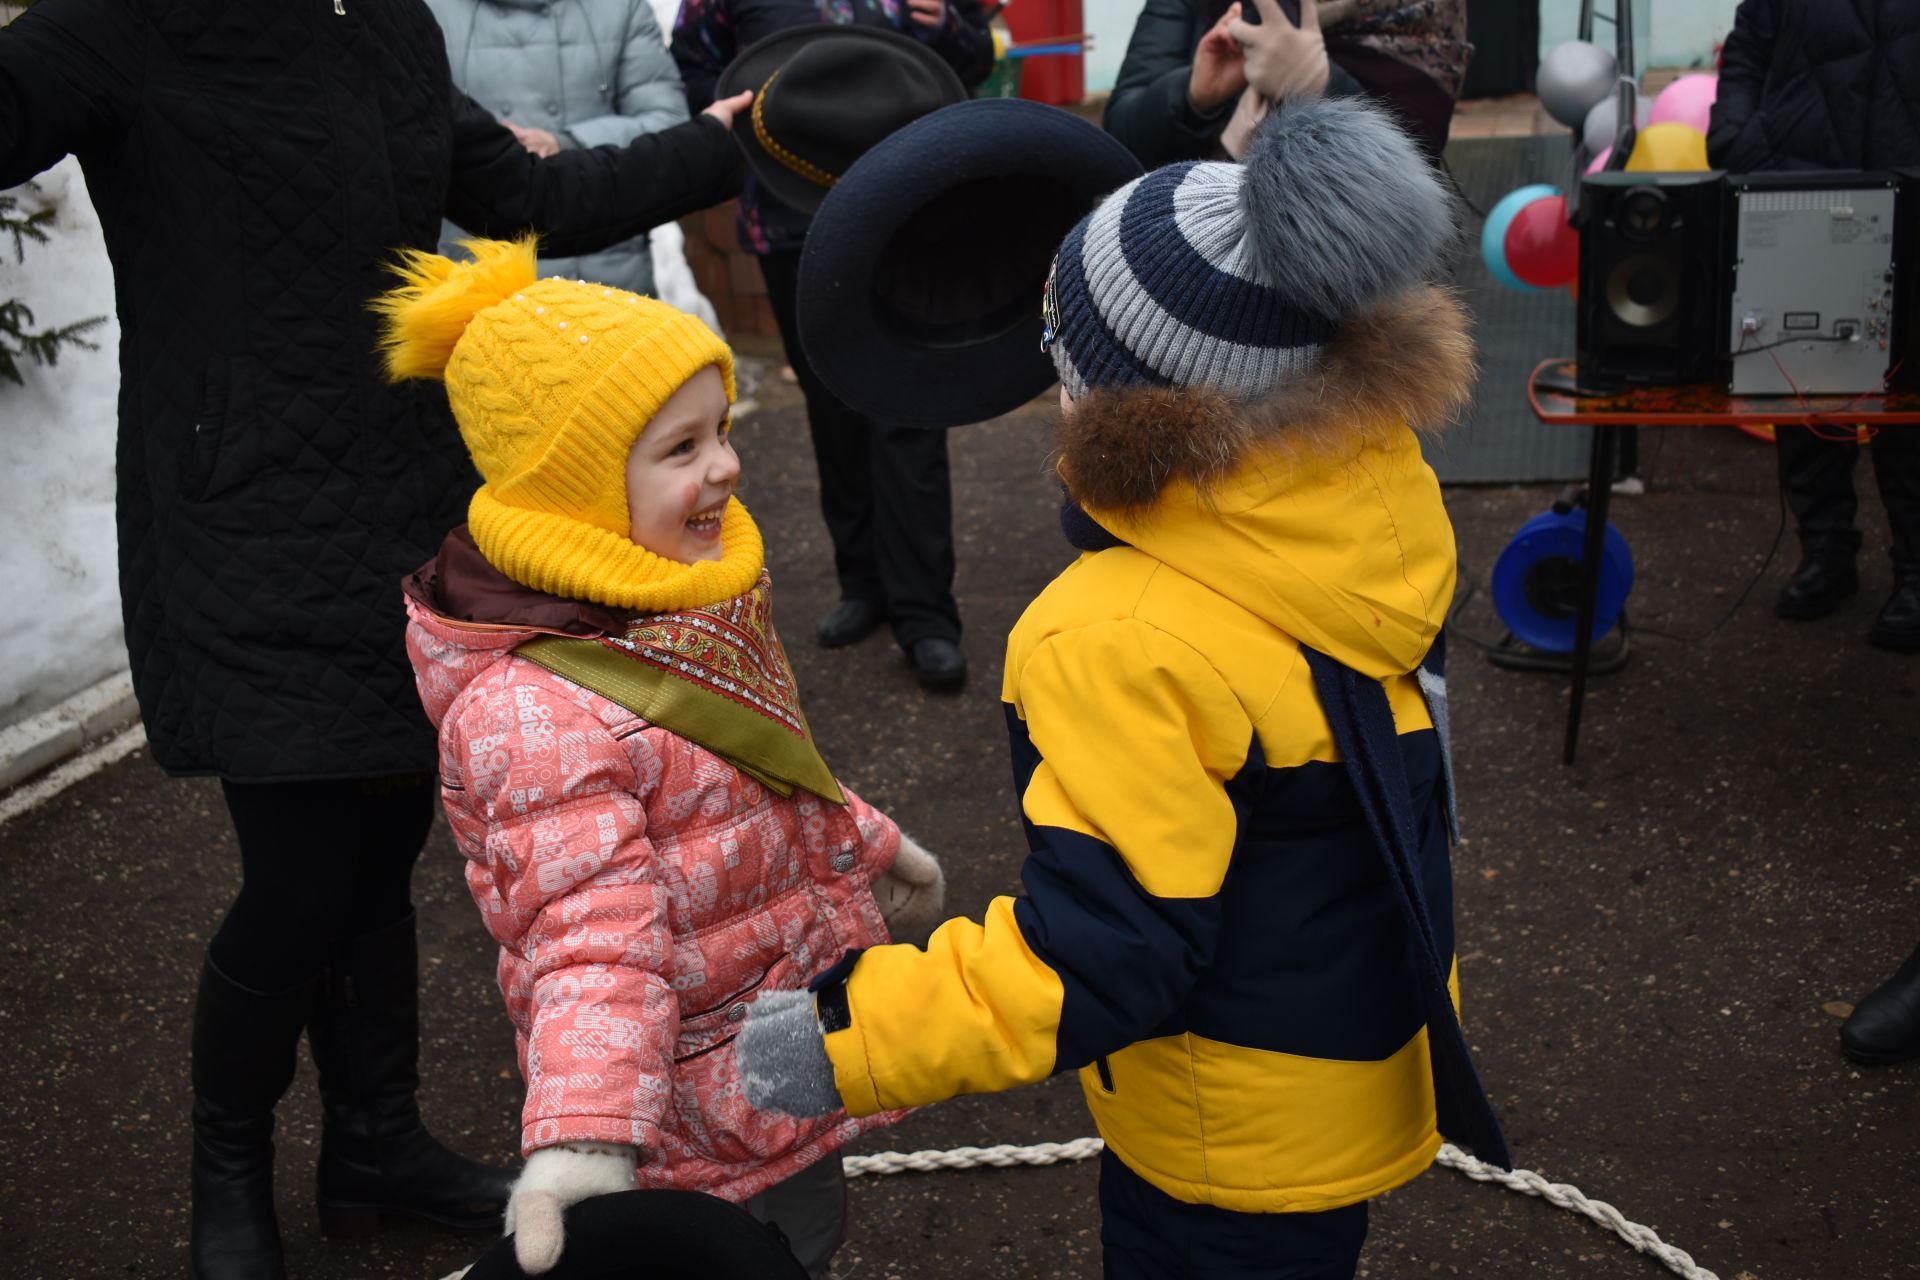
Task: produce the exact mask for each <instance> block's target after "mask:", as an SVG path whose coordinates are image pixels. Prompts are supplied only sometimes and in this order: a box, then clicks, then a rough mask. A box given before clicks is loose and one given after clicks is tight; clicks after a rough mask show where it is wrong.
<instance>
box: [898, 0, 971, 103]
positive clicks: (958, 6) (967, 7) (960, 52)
mask: <svg viewBox="0 0 1920 1280" xmlns="http://www.w3.org/2000/svg"><path fill="white" fill-rule="evenodd" d="M906 21H907V30H908V31H911V32H918V31H919V30H920V28H919V27H918V26H916V25H914V23H913V20H912V19H911V18H908V19H907V20H906ZM927 44H928V46H929V47H930V48H931V49H932V50H933V51H934V52H935V53H937V54H939V55H940V57H941V59H942V60H943V61H945V62H946V64H947V65H948V66H950V67H952V68H953V72H954V74H955V75H957V76H959V77H960V83H962V84H964V85H966V86H967V88H969V89H977V88H979V87H980V83H981V81H983V80H985V79H986V78H987V76H988V75H989V74H991V72H992V71H993V35H992V33H991V32H989V31H988V30H987V15H986V14H985V13H984V12H983V11H982V10H981V8H980V0H947V9H946V16H945V18H944V19H943V20H942V21H941V23H940V26H939V28H938V30H937V31H936V32H935V33H934V34H933V35H932V36H930V37H928V39H927Z"/></svg>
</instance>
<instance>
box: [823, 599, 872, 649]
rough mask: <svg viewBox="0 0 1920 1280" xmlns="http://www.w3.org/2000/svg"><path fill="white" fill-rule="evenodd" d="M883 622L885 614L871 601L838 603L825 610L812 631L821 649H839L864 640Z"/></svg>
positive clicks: (847, 600)
mask: <svg viewBox="0 0 1920 1280" xmlns="http://www.w3.org/2000/svg"><path fill="white" fill-rule="evenodd" d="M886 620H887V611H886V610H885V609H884V608H882V607H881V606H879V605H877V604H875V603H874V602H873V601H871V600H854V599H851V598H849V599H846V600H842V601H841V602H840V603H839V604H837V605H835V606H833V608H831V609H829V610H827V613H826V616H825V617H823V618H821V619H820V622H819V624H818V625H817V626H815V627H814V629H813V635H814V638H815V639H816V640H818V641H819V642H820V647H821V648H822V649H839V648H842V647H843V646H846V645H850V644H852V643H854V642H855V641H856V640H864V639H866V638H867V637H868V636H870V635H872V634H873V633H874V631H875V630H877V629H878V628H879V626H880V624H881V623H883V622H885V621H886Z"/></svg>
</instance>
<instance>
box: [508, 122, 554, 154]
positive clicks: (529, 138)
mask: <svg viewBox="0 0 1920 1280" xmlns="http://www.w3.org/2000/svg"><path fill="white" fill-rule="evenodd" d="M500 123H501V124H503V125H505V126H507V128H508V129H509V130H511V131H512V133H513V136H514V137H516V138H518V139H520V145H521V146H523V147H525V148H526V149H527V150H529V151H531V152H533V154H535V155H537V156H552V155H558V154H559V153H560V139H558V138H556V137H554V136H553V135H552V134H551V133H548V132H547V131H546V130H545V129H533V128H528V127H525V126H523V125H517V124H515V123H514V122H513V121H511V120H502V121H501V122H500Z"/></svg>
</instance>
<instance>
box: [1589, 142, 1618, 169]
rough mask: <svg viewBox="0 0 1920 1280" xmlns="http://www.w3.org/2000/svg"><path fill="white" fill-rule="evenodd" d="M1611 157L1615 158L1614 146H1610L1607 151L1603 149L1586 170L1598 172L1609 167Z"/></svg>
mask: <svg viewBox="0 0 1920 1280" xmlns="http://www.w3.org/2000/svg"><path fill="white" fill-rule="evenodd" d="M1611 159H1613V148H1612V147H1608V148H1607V149H1606V150H1605V151H1602V152H1601V153H1600V154H1599V155H1597V156H1595V157H1594V158H1593V162H1592V163H1591V164H1589V165H1588V166H1587V170H1586V171H1587V172H1588V173H1598V172H1600V171H1601V170H1602V169H1604V168H1606V167H1607V161H1609V160H1611Z"/></svg>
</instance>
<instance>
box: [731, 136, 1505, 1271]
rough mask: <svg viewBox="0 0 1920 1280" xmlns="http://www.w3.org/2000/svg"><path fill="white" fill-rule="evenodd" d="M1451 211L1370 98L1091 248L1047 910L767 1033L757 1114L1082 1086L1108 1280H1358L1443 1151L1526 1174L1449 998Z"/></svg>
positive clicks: (1013, 908)
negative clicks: (1444, 661) (1091, 1131)
mask: <svg viewBox="0 0 1920 1280" xmlns="http://www.w3.org/2000/svg"><path fill="white" fill-rule="evenodd" d="M1451 235H1452V219H1451V206H1450V202H1449V201H1448V199H1447V198H1446V196H1445V195H1444V193H1443V191H1442V189H1441V188H1440V186H1439V184H1438V182H1437V181H1436V179H1435V176H1434V173H1433V171H1432V169H1431V168H1430V167H1429V166H1428V165H1427V164H1426V163H1425V161H1423V160H1422V159H1421V157H1420V156H1419V154H1418V152H1417V150H1416V149H1415V148H1414V146H1413V145H1412V143H1411V142H1410V141H1409V140H1408V139H1407V137H1406V136H1405V135H1404V134H1403V133H1401V132H1400V131H1399V129H1397V128H1396V127H1395V126H1394V125H1393V124H1392V123H1391V122H1390V121H1389V120H1388V119H1387V118H1386V117H1384V116H1383V115H1380V114H1379V113H1377V112H1376V111H1374V110H1372V109H1369V108H1367V107H1364V106H1361V105H1359V104H1357V103H1354V102H1351V101H1344V100H1327V101H1320V102H1309V103H1302V104H1298V105H1291V106H1288V107H1286V108H1284V109H1283V110H1281V111H1280V113H1279V114H1278V115H1277V116H1276V117H1275V118H1274V119H1273V120H1271V121H1270V122H1269V123H1268V124H1267V125H1266V126H1265V127H1264V128H1263V130H1262V132H1261V134H1260V135H1259V136H1258V137H1257V139H1256V141H1255V143H1254V147H1253V149H1252V152H1251V153H1250V154H1249V156H1248V158H1247V162H1246V164H1245V165H1244V166H1241V165H1232V164H1209V163H1193V164H1179V165H1172V166H1169V167H1167V168H1165V169H1161V170H1158V171H1156V172H1154V173H1151V174H1148V175H1147V176H1146V177H1144V178H1141V179H1138V180H1137V181H1135V182H1133V183H1131V184H1129V185H1128V186H1126V187H1123V188H1121V189H1120V190H1119V191H1118V192H1116V193H1114V194H1113V195H1112V196H1110V197H1109V198H1108V199H1107V200H1106V201H1105V202H1104V203H1103V204H1101V205H1100V207H1099V208H1098V209H1096V210H1095V211H1094V212H1093V213H1092V214H1090V215H1089V216H1088V217H1087V218H1085V219H1084V220H1082V222H1081V223H1080V224H1079V225H1077V226H1076V227H1075V228H1074V229H1073V230H1072V232H1070V233H1069V234H1068V236H1067V238H1066V241H1065V242H1064V243H1063V244H1062V246H1061V248H1060V252H1059V256H1058V258H1057V260H1056V262H1055V266H1054V271H1053V275H1052V278H1051V280H1050V281H1049V283H1048V289H1047V298H1046V306H1045V317H1044V318H1045V324H1046V334H1045V337H1044V339H1043V341H1044V343H1045V344H1046V346H1047V347H1048V349H1049V351H1050V353H1051V355H1052V357H1053V360H1054V364H1055V366H1056V368H1057V370H1058V372H1059V374H1060V380H1061V383H1062V386H1063V389H1064V390H1063V396H1062V401H1063V406H1064V408H1065V413H1064V417H1063V420H1062V423H1061V426H1060V430H1059V439H1058V447H1059V464H1058V465H1059V472H1060V476H1061V479H1062V480H1063V481H1064V482H1065V486H1066V490H1067V500H1066V503H1065V505H1064V507H1063V512H1062V522H1063V526H1064V528H1065V531H1066V534H1067V536H1068V538H1069V540H1070V541H1071V542H1073V544H1074V545H1075V546H1077V547H1079V548H1080V550H1081V551H1082V555H1081V556H1080V558H1079V559H1078V560H1076V561H1075V562H1074V563H1073V564H1072V565H1071V566H1070V567H1069V568H1068V569H1067V570H1066V571H1065V572H1063V573H1062V574H1061V575H1060V576H1059V577H1058V578H1057V579H1055V580H1054V582H1053V583H1051V584H1050V585H1049V586H1048V587H1047V588H1046V590H1045V591H1043V592H1042V593H1041V595H1040V596H1039V598H1038V599H1036V600H1035V601H1034V602H1033V603H1032V604H1031V605H1030V606H1029V607H1028V608H1027V611H1026V613H1025V615H1024V616H1023V617H1022V618H1021V620H1020V622H1019V624H1018V625H1017V626H1016V627H1015V629H1014V632H1013V635H1012V636H1011V638H1010V639H1009V641H1008V646H1007V662H1006V683H1005V688H1004V692H1003V699H1004V701H1005V704H1006V709H1007V724H1008V728H1009V732H1010V734H1011V737H1012V743H1013V753H1014V762H1015V773H1016V778H1017V781H1018V783H1019V786H1020V791H1021V805H1022V810H1023V816H1024V818H1025V826H1026V833H1027V838H1028V844H1029V849H1030V854H1029V857H1028V859H1027V862H1026V865H1025V868H1024V871H1023V879H1024V884H1025V889H1026V892H1025V893H1024V894H1023V895H1022V896H1020V897H1017V898H1000V899H996V900H995V901H994V902H993V903H991V904H990V905H989V906H988V908H987V911H986V916H985V920H984V922H983V923H975V922H973V921H971V920H951V921H948V922H947V923H946V924H945V925H943V926H942V927H941V928H940V929H939V930H938V931H937V932H936V933H935V934H934V936H933V938H932V939H931V941H930V942H929V943H928V944H927V946H926V947H925V948H924V949H921V948H915V947H899V946H889V947H877V948H874V949H871V950H868V951H866V952H864V953H861V954H858V955H854V956H849V957H848V958H847V959H846V960H844V961H843V962H842V963H841V964H840V965H838V966H836V967H835V969H834V970H832V971H830V972H829V973H827V974H825V975H822V977H821V978H819V979H817V980H816V981H815V983H814V987H813V992H812V994H811V995H810V996H809V995H807V994H802V993H794V992H788V993H782V994H781V995H780V996H778V997H772V996H770V997H768V998H766V999H764V1000H762V1001H760V1002H759V1004H758V1005H757V1006H756V1010H755V1015H754V1016H753V1017H752V1018H750V1019H749V1022H748V1025H747V1030H746V1033H745V1034H744V1035H743V1037H742V1041H741V1063H742V1073H743V1075H744V1077H745V1079H746V1084H747V1088H748V1091H749V1096H750V1097H753V1098H754V1099H755V1101H756V1102H757V1103H758V1104H759V1105H763V1106H769V1107H773V1108H775V1109H783V1110H790V1111H794V1112H796V1113H801V1114H805V1113H809V1112H811V1111H813V1110H816V1109H826V1108H830V1107H832V1106H835V1105H838V1104H840V1103H841V1101H842V1100H844V1102H845V1105H846V1107H847V1109H848V1110H849V1111H850V1112H852V1113H853V1114H855V1115H861V1114H866V1113H870V1112H873V1111H877V1110H880V1109H883V1108H888V1107H900V1106H908V1105H916V1104H922V1103H928V1102H935V1101H938V1100H940V1099H943V1098H947V1097H951V1096H953V1095H955V1094H960V1093H981V1092H990V1091H994V1090H999V1089H1007V1088H1011V1087H1014V1086H1016V1085H1021V1084H1026V1083H1030V1082H1033V1081H1037V1080H1041V1079H1044V1078H1045V1077H1047V1076H1049V1075H1052V1074H1053V1073H1055V1072H1057V1071H1062V1070H1067V1069H1077V1070H1078V1071H1079V1073H1080V1078H1081V1082H1082V1085H1083V1088H1084V1089H1085V1093H1086V1097H1087V1100H1088V1104H1089V1106H1090V1107H1091V1109H1092V1111H1093V1114H1094V1118H1095V1119H1096V1121H1097V1122H1098V1124H1099V1127H1100V1132H1101V1135H1102V1137H1103V1138H1104V1139H1105V1140H1106V1153H1105V1155H1104V1157H1103V1160H1104V1164H1103V1166H1102V1170H1101V1190H1100V1196H1101V1204H1102V1210H1103V1231H1102V1239H1103V1242H1104V1245H1105V1267H1106V1275H1107V1276H1109V1277H1115V1278H1124V1280H1133V1278H1135V1277H1140V1278H1144V1277H1176V1276H1179V1277H1184V1276H1202V1275H1204V1276H1206V1277H1209V1278H1211V1280H1219V1278H1221V1277H1242V1276H1244V1277H1271V1278H1276V1280H1277V1278H1278V1277H1282V1276H1285V1277H1289V1278H1304V1277H1314V1278H1315V1280H1319V1278H1321V1277H1328V1278H1331V1277H1348V1276H1351V1275H1352V1274H1353V1272H1354V1269H1355V1266H1356V1264H1357V1259H1358V1256H1359V1251H1360V1245H1361V1242H1362V1240H1363V1239H1364V1237H1365V1233H1366V1202H1367V1200H1368V1199H1369V1198H1370V1197H1372V1196H1374V1195H1377V1194H1378V1193H1380V1192H1382V1191H1385V1190H1387V1189H1389V1188H1391V1187H1394V1186H1397V1185H1399V1184H1400V1183H1402V1182H1405V1181H1407V1180H1408V1179H1410V1178H1412V1177H1414V1176H1415V1175H1416V1174H1418V1173H1419V1172H1420V1171H1421V1170H1422V1169H1424V1168H1425V1167H1426V1166H1427V1165H1428V1164H1429V1163H1430V1162H1431V1161H1432V1159H1433V1157H1434V1154H1435V1152H1436V1151H1437V1150H1438V1148H1439V1146H1440V1142H1441V1132H1442V1130H1443V1129H1444V1130H1445V1131H1446V1132H1447V1133H1448V1135H1449V1136H1451V1137H1454V1138H1456V1139H1459V1140H1462V1141H1466V1142H1469V1143H1471V1144H1473V1145H1474V1146H1476V1147H1477V1149H1478V1150H1479V1152H1480V1154H1481V1155H1482V1156H1483V1157H1484V1158H1487V1159H1490V1160H1495V1161H1498V1162H1505V1159H1506V1155H1505V1148H1504V1145H1503V1144H1502V1142H1501V1140H1500V1135H1499V1128H1498V1124H1497V1122H1496V1121H1495V1120H1494V1118H1493V1115H1492V1112H1491V1109H1490V1108H1489V1107H1488V1105H1487V1102H1486V1097H1485V1094H1484V1092H1483V1091H1482V1090H1481V1089H1480V1087H1479V1083H1478V1079H1477V1077H1476V1076H1475V1074H1474V1071H1473V1067H1472V1064H1471V1062H1470V1060H1469V1059H1468V1057H1467V1054H1466V1048H1465V1043H1464V1040H1463V1039H1462V1038H1461V1035H1460V1029H1459V1025H1458V1022H1457V1020H1456V1018H1455V1016H1454V1011H1453V1006H1452V1002H1451V997H1450V987H1451V982H1452V972H1451V970H1452V953H1453V938H1452V909H1451V908H1452V903H1451V891H1450V874H1451V873H1450V867H1449V861H1448V846H1449V833H1450V825H1451V808H1450V788H1449V786H1448V774H1447V769H1446V753H1445V716H1444V707H1445V703H1444V683H1443V682H1442V680H1441V679H1440V676H1439V673H1438V663H1437V658H1438V653H1437V644H1436V641H1437V639H1438V637H1439V633H1440V627H1441V623H1442V620H1443V619H1444V617H1445V615H1446V611H1447V606H1448V603H1449V601H1450V600H1451V598H1452V594H1453V586H1454V565H1455V555H1454V543H1453V535H1452V529H1451V526H1450V524H1449V522H1448V519H1447V514H1446V511H1445V509H1444V508H1443V506H1442V504H1441V499H1440V490H1439V485H1438V482H1437V481H1436V479H1435V477H1434V475H1433V472H1432V471H1431V470H1430V469H1429V468H1428V466H1427V465H1426V463H1425V462H1424V461H1423V460H1422V458H1421V454H1420V448H1419V443H1418V441H1417V439H1416V437H1415V435H1414V432H1413V430H1412V427H1413V426H1416V425H1422V426H1431V425H1437V424H1438V423H1439V422H1440V421H1442V420H1443V419H1444V418H1445V417H1446V415H1447V414H1448V412H1449V411H1451V410H1452V409H1453V408H1455V407H1456V406H1457V405H1458V404H1459V403H1460V402H1461V401H1462V400H1463V399H1464V397H1465V395H1466V393H1467V390H1468V387H1469V384H1470V381H1471V376H1472V347H1471V343H1470V341H1469V339H1468V337H1467V333H1466V322H1465V319H1464V317H1463V315H1462V314H1461V312H1460V310H1459V308H1458V307H1457V305H1456V304H1455V303H1454V302H1453V301H1452V299H1451V298H1449V297H1448V296H1447V295H1446V294H1445V293H1443V292H1442V291H1440V290H1438V289H1436V288H1434V287H1433V286H1432V285H1430V284H1429V283H1428V280H1429V278H1430V277H1431V276H1432V275H1433V274H1434V273H1435V272H1436V271H1437V269H1438V268H1439V265H1440V258H1441V255H1442V253H1443V252H1444V249H1445V246H1446V245H1447V243H1448V241H1449V239H1450V237H1451Z"/></svg>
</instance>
